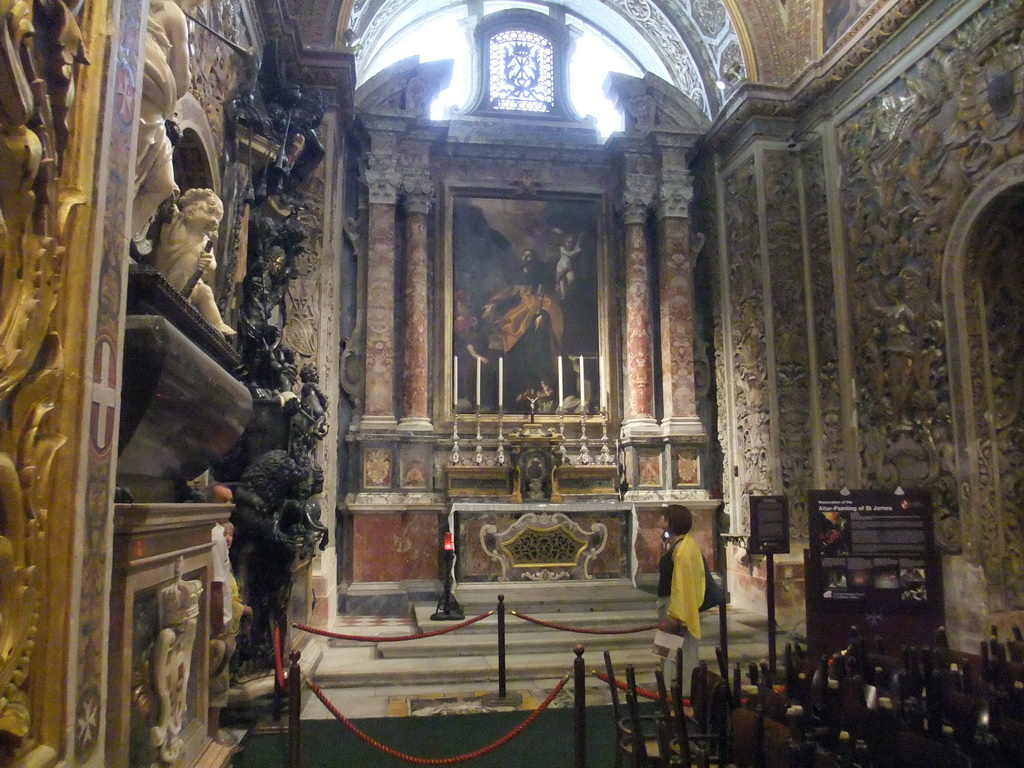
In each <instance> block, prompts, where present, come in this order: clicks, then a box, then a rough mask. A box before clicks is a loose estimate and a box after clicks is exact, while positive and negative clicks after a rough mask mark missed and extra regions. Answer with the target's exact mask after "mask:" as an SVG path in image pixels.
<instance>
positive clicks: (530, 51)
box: [488, 29, 555, 112]
mask: <svg viewBox="0 0 1024 768" xmlns="http://www.w3.org/2000/svg"><path fill="white" fill-rule="evenodd" d="M488 58H489V86H490V87H489V91H488V94H489V96H490V101H491V107H492V108H493V109H507V110H515V111H518V112H550V111H551V109H552V107H553V106H554V100H555V87H554V81H555V70H554V50H553V46H552V44H551V41H550V40H548V39H547V38H546V37H544V36H543V35H541V34H538V33H536V32H530V31H527V30H523V29H506V30H503V31H501V32H498V33H497V34H496V35H494V36H493V37H491V40H490V54H489V57H488Z"/></svg>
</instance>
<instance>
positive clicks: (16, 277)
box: [0, 0, 85, 745]
mask: <svg viewBox="0 0 1024 768" xmlns="http://www.w3.org/2000/svg"><path fill="white" fill-rule="evenodd" d="M79 63H85V60H84V58H83V57H82V35H81V32H80V30H79V28H78V25H77V23H76V22H75V20H74V17H73V16H72V14H71V12H70V11H69V10H68V9H67V7H66V6H65V5H64V4H63V3H62V2H59V1H58V0H37V2H35V3H30V2H25V1H24V0H0V414H2V415H3V419H2V421H0V737H5V738H4V740H5V741H6V742H7V743H9V744H13V745H18V744H23V743H24V740H25V737H26V736H27V735H28V734H29V730H30V724H31V712H30V708H29V698H28V693H27V691H26V688H25V681H26V678H27V677H28V673H29V662H30V660H31V655H32V652H33V647H34V643H35V635H36V633H37V630H38V626H39V615H40V610H41V608H40V606H41V601H42V599H43V598H44V596H45V594H46V587H47V583H46V581H47V573H46V530H47V517H48V510H47V498H48V496H49V493H50V491H51V483H50V470H51V465H52V462H53V458H54V455H55V454H56V452H57V450H58V449H59V448H60V447H61V446H62V445H63V444H64V442H65V439H66V438H65V436H64V435H63V434H61V433H60V432H59V430H58V429H57V427H56V425H55V424H54V423H53V421H54V419H53V418H52V417H51V418H48V416H49V415H50V414H51V413H52V412H53V411H54V409H55V404H56V400H57V396H58V394H59V391H60V387H61V383H62V381H63V373H62V371H63V360H62V350H61V343H60V339H59V337H58V336H57V334H56V333H53V331H52V329H51V317H52V315H53V311H54V307H55V306H56V304H57V301H58V298H59V295H60V292H61V289H62V286H63V278H64V273H65V248H64V246H63V245H62V243H64V242H67V241H68V237H67V228H68V227H69V226H70V221H71V219H72V216H71V213H72V211H73V210H74V209H75V208H76V207H77V205H78V204H79V203H81V202H83V198H82V196H81V195H80V194H78V193H77V192H76V191H74V190H73V189H71V188H70V187H69V186H66V185H65V186H62V185H60V184H59V175H60V166H61V159H62V154H63V151H64V149H65V147H66V144H67V136H68V127H67V124H66V118H67V115H68V112H69V110H70V108H71V105H72V103H73V101H74V94H75V90H74V70H75V65H76V64H79Z"/></svg>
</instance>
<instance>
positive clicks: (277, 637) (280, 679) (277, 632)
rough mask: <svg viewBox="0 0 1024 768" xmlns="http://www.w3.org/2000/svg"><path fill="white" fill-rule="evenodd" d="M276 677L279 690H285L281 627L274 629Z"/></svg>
mask: <svg viewBox="0 0 1024 768" xmlns="http://www.w3.org/2000/svg"><path fill="white" fill-rule="evenodd" d="M274 677H275V678H276V679H277V690H279V691H283V690H284V667H283V666H282V662H281V627H280V626H275V627H274Z"/></svg>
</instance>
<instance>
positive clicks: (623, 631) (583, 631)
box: [509, 611, 658, 635]
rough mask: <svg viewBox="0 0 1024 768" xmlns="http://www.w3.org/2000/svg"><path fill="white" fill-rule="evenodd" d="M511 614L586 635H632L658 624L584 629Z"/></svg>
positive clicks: (653, 627) (543, 624) (520, 614)
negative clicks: (624, 627)
mask: <svg viewBox="0 0 1024 768" xmlns="http://www.w3.org/2000/svg"><path fill="white" fill-rule="evenodd" d="M509 613H510V614H511V615H513V616H515V617H516V618H517V619H522V620H523V621H529V622H531V623H533V624H539V625H540V626H542V627H548V628H550V629H560V630H562V631H563V632H579V633H580V634H584V635H631V634H634V633H636V632H647V631H649V630H651V629H657V627H658V625H657V624H645V625H644V626H642V627H628V628H626V629H584V628H582V627H568V626H566V625H565V624H553V623H551V622H550V621H544V620H542V619H535V618H533V617H532V616H527V615H525V614H522V613H519V612H518V611H509Z"/></svg>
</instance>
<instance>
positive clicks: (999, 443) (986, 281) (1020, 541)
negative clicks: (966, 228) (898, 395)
mask: <svg viewBox="0 0 1024 768" xmlns="http://www.w3.org/2000/svg"><path fill="white" fill-rule="evenodd" d="M992 208H994V209H995V211H994V214H995V215H991V216H985V217H984V218H983V219H982V220H980V221H979V222H978V224H977V225H976V229H977V231H978V237H977V238H976V239H975V240H974V242H973V243H972V246H971V253H970V254H968V261H967V264H966V266H965V280H964V285H965V292H966V293H968V295H967V296H966V297H965V299H966V301H965V302H964V303H965V305H966V306H967V307H968V308H969V309H968V324H969V326H968V327H969V331H968V332H969V336H968V338H969V339H970V344H971V348H970V354H971V357H970V366H971V380H972V385H973V386H972V390H973V392H974V395H975V402H974V420H975V430H976V434H977V436H978V441H977V442H978V445H979V451H978V469H979V472H978V476H977V481H978V486H979V487H978V488H977V491H978V493H977V494H976V496H975V498H979V497H980V498H981V499H983V507H984V510H985V512H986V513H987V514H985V515H984V517H983V519H982V520H980V521H979V523H980V524H979V525H977V526H975V528H974V530H976V531H977V532H978V534H979V535H980V538H981V542H979V546H978V548H977V550H976V552H977V555H978V557H979V558H980V559H981V561H982V564H983V565H984V566H985V572H986V574H987V575H988V581H989V594H990V608H992V609H994V610H1000V609H1010V608H1021V607H1024V530H1022V523H1024V502H1022V497H1021V489H1022V488H1024V453H1022V451H1021V446H1022V445H1024V409H1022V402H1021V397H1022V396H1021V393H1022V392H1024V363H1022V362H1021V360H1022V359H1024V290H1022V289H1021V284H1020V274H1021V272H1020V270H1021V269H1022V268H1024V247H1022V246H1021V244H1020V236H1019V221H1020V218H1019V217H1020V216H1022V215H1024V204H1022V203H1021V200H1020V197H1019V194H1018V195H1006V196H1005V197H1004V199H1003V200H1000V201H997V203H996V204H995V205H993V206H992Z"/></svg>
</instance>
